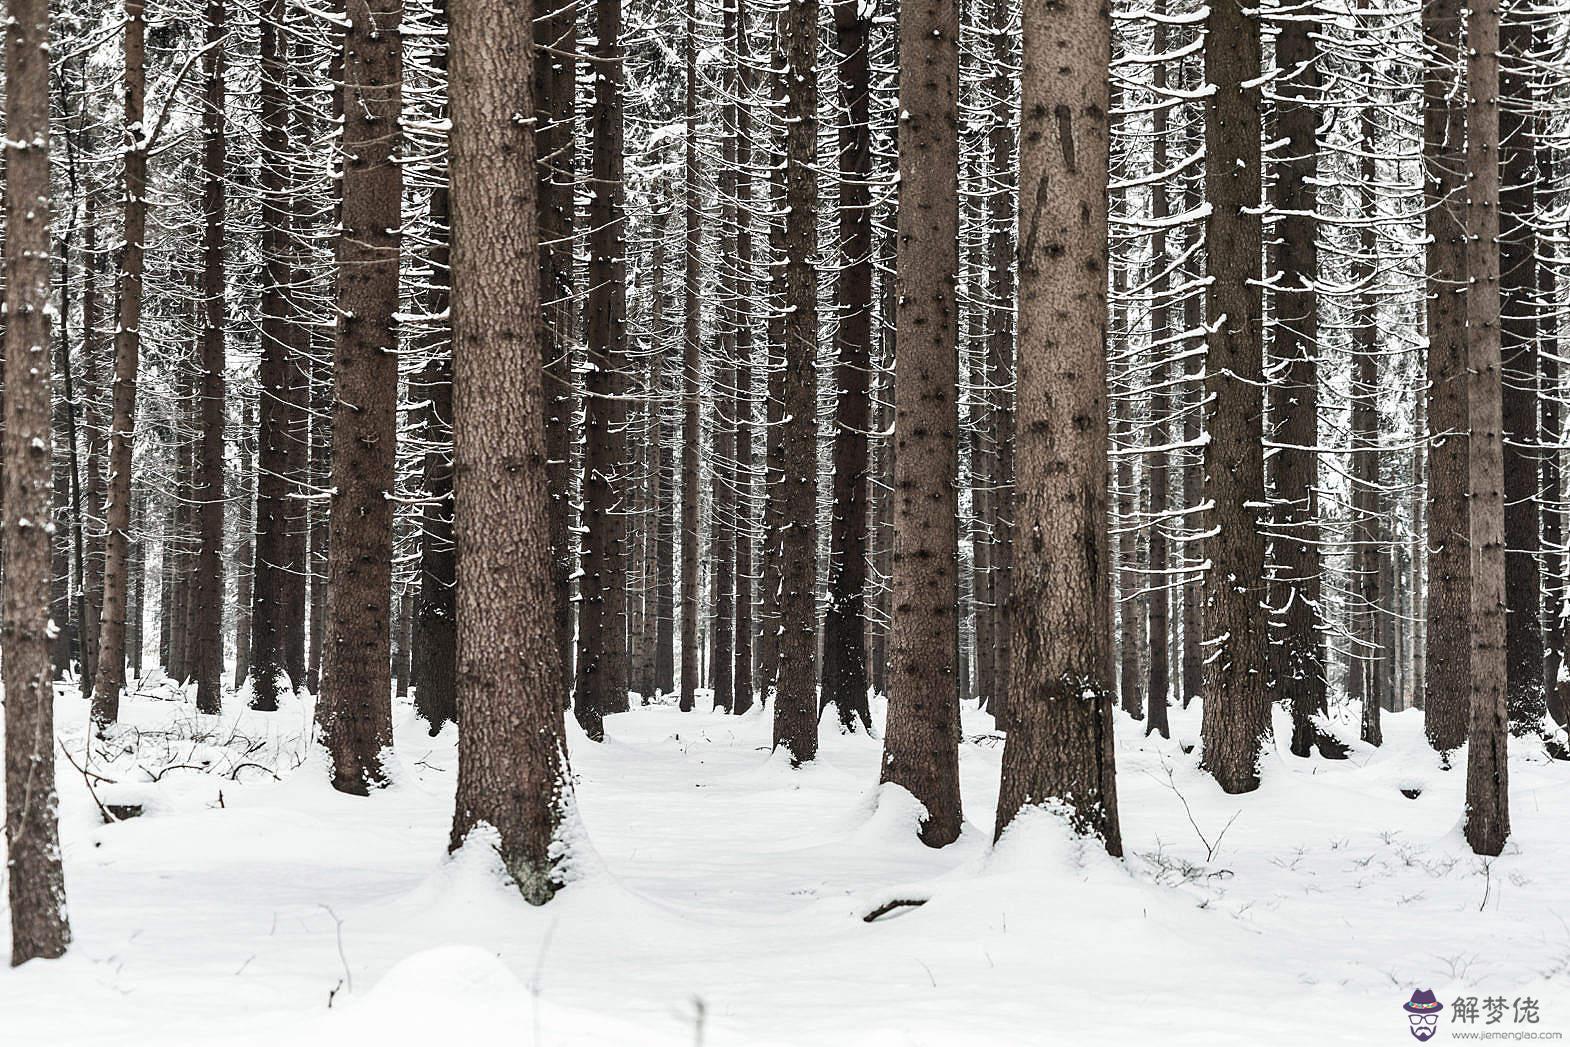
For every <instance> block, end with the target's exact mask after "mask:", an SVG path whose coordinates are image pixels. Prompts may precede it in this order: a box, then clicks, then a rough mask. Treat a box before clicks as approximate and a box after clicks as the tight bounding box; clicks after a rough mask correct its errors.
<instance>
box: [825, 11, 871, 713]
mask: <svg viewBox="0 0 1570 1047" xmlns="http://www.w3.org/2000/svg"><path fill="white" fill-rule="evenodd" d="M871 31H872V8H871V7H870V6H868V5H867V4H864V3H862V2H861V0H836V3H835V4H834V32H835V40H836V45H837V47H838V50H839V54H838V56H837V57H838V59H839V81H840V95H841V105H842V107H843V109H844V111H845V115H844V118H843V123H841V125H840V130H839V183H840V191H839V247H840V265H839V273H838V277H837V280H836V284H835V286H836V293H837V295H838V301H837V302H836V303H835V305H836V310H835V317H836V320H837V325H836V327H835V336H834V343H835V351H836V353H837V360H836V364H835V376H836V377H835V385H836V387H837V391H838V398H837V403H836V409H835V421H836V422H837V426H836V428H835V430H834V503H833V522H832V525H831V527H830V537H829V605H828V610H827V611H826V612H825V614H824V619H823V704H824V705H825V706H828V705H830V704H832V705H833V706H834V707H835V710H836V711H837V713H838V716H839V722H840V729H841V730H844V731H850V730H854V729H855V728H856V726H857V725H858V724H860V725H861V726H862V727H863V728H864V729H865V728H870V727H871V726H872V714H871V712H870V711H869V710H868V708H867V639H866V637H867V592H866V590H867V525H868V514H867V451H868V447H867V443H868V436H867V434H868V431H869V429H870V428H871V418H872V402H871V398H870V395H869V389H868V378H869V373H870V371H871V369H872V127H871V123H870V121H871V113H870V109H871V106H870V101H871V100H870V94H871V90H872V84H871V60H870V55H869V54H868V39H867V38H868V35H869V34H870V33H871Z"/></svg>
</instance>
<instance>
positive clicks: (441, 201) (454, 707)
mask: <svg viewBox="0 0 1570 1047" xmlns="http://www.w3.org/2000/svg"><path fill="white" fill-rule="evenodd" d="M547 2H548V0H547ZM442 9H443V10H445V3H444V4H443V8H442ZM448 53H449V52H448V50H447V49H446V48H443V49H442V50H441V51H440V52H439V57H436V58H435V59H434V64H436V65H437V66H438V67H439V68H442V69H445V68H446V66H447V64H448ZM450 192H451V190H450V189H449V187H448V185H447V184H446V182H445V181H444V182H442V183H440V184H438V185H437V186H436V188H435V189H433V190H432V191H431V202H430V216H431V235H432V237H433V242H432V244H431V253H430V267H431V269H430V276H429V278H428V279H429V283H428V286H427V288H426V292H425V296H426V297H425V301H426V310H425V311H426V313H427V315H429V316H433V317H440V316H444V315H447V313H448V311H449V309H450V307H451V304H452V273H451V270H450V268H449V261H450V257H451V248H450V246H449V244H450V239H449V236H450V233H449V220H448V211H449V208H450V203H449V201H450ZM451 333H452V332H451V325H450V324H444V323H442V322H441V321H439V320H438V321H436V322H435V323H433V324H432V325H431V328H430V332H429V334H428V336H427V346H426V351H427V352H428V353H429V354H430V358H429V362H428V363H427V364H426V366H425V369H424V379H425V381H424V383H423V384H424V389H423V393H424V395H423V396H422V397H421V399H422V400H424V402H425V408H424V418H423V422H424V430H425V440H426V451H425V461H424V463H423V471H424V477H423V479H424V485H425V498H426V503H425V506H424V508H423V509H422V510H421V512H420V583H419V590H418V592H417V594H416V597H415V615H416V616H417V617H418V619H419V620H418V623H417V624H416V626H415V630H414V631H415V640H414V643H415V647H416V650H415V652H414V659H415V662H416V665H415V672H416V673H417V674H418V676H419V678H420V682H419V686H418V688H417V689H416V690H415V694H414V708H415V712H416V713H418V714H419V716H420V717H421V718H422V719H423V720H425V722H426V724H427V726H428V727H429V728H430V730H431V732H432V733H433V734H434V733H436V732H437V731H440V730H441V729H442V725H443V724H445V723H452V722H456V721H457V719H458V699H457V694H456V687H457V664H456V658H457V644H458V637H457V633H456V632H455V622H456V614H457V612H456V609H455V608H454V605H453V599H454V596H453V587H454V585H455V584H456V571H457V563H456V554H455V551H454V549H453V535H452V528H453V516H452V513H453V508H452V483H453V481H452V428H451V427H452V368H453V361H452V340H451Z"/></svg>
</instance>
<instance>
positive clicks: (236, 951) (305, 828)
mask: <svg viewBox="0 0 1570 1047" xmlns="http://www.w3.org/2000/svg"><path fill="white" fill-rule="evenodd" d="M240 705H241V703H240V702H238V701H233V702H231V706H232V708H233V710H234V711H232V712H228V713H225V714H224V715H222V716H217V717H205V716H199V715H197V714H196V713H195V711H194V708H193V706H192V703H191V701H190V700H189V697H188V696H185V695H181V694H179V693H178V692H176V691H175V690H174V689H173V688H171V687H169V686H168V685H166V684H164V685H157V684H150V685H148V686H146V687H144V688H143V689H142V691H141V692H140V693H138V694H136V695H134V696H132V697H131V698H129V699H128V700H127V702H126V703H125V706H124V710H123V711H124V723H123V725H122V726H120V727H119V728H117V729H116V730H114V731H113V732H111V733H110V734H109V735H108V736H107V737H105V738H101V739H100V738H96V737H92V736H91V735H90V733H89V731H88V729H87V709H86V705H85V703H84V702H83V701H82V699H81V698H80V697H79V696H78V695H77V694H76V692H75V690H74V689H69V690H63V691H62V693H61V694H60V695H59V698H58V702H57V711H56V715H57V721H58V723H57V726H58V729H59V734H60V738H61V750H62V752H63V753H64V754H66V755H67V756H68V757H69V759H66V758H62V759H60V761H59V777H60V785H61V832H62V837H63V842H64V849H65V860H66V886H67V890H68V892H69V896H70V912H71V918H72V924H73V928H74V932H75V943H74V945H73V947H72V950H71V952H70V954H69V955H68V956H67V957H66V958H65V959H63V960H60V961H55V962H35V963H30V964H27V965H26V966H24V967H23V968H21V969H18V970H14V971H7V972H5V973H0V1043H3V1044H7V1045H11V1044H17V1045H27V1047H31V1045H34V1044H50V1045H59V1044H78V1043H81V1044H114V1045H127V1044H160V1045H167V1044H268V1045H274V1044H279V1043H287V1044H290V1045H299V1044H334V1045H341V1044H362V1043H363V1044H375V1045H377V1047H386V1045H399V1044H448V1043H453V1044H458V1043H466V1042H484V1043H491V1044H508V1045H512V1044H517V1045H520V1047H532V1045H578V1044H637V1045H642V1044H667V1043H669V1044H695V1043H697V1044H707V1045H732V1044H738V1045H739V1044H858V1045H860V1044H873V1045H880V1044H890V1045H893V1044H933V1045H938V1044H942V1045H948V1044H971V1043H976V1044H982V1043H988V1044H997V1043H1005V1044H1016V1043H1018V1044H1049V1043H1051V1044H1056V1043H1063V1044H1091V1043H1098V1042H1103V1043H1133V1042H1136V1040H1137V1039H1138V1040H1146V1041H1149V1042H1175V1043H1182V1044H1189V1043H1192V1044H1229V1043H1294V1044H1295V1043H1315V1044H1322V1043H1325V1042H1340V1043H1370V1044H1383V1043H1389V1044H1394V1043H1402V1042H1407V1035H1408V1034H1407V1032H1406V1031H1405V1030H1406V1027H1407V1023H1406V1017H1405V1014H1404V1012H1403V1011H1402V1009H1401V1005H1402V1003H1403V1002H1405V1001H1406V1000H1407V999H1408V997H1410V995H1411V993H1412V991H1413V990H1414V989H1416V988H1431V989H1433V990H1434V992H1435V993H1436V994H1437V996H1438V998H1439V999H1440V1000H1443V1001H1445V1002H1446V1003H1447V1005H1448V1004H1450V1003H1451V1001H1452V1000H1453V999H1454V998H1455V997H1457V996H1461V995H1473V996H1477V997H1479V998H1480V999H1481V998H1484V997H1492V996H1498V997H1502V998H1504V999H1506V1000H1510V1001H1513V1000H1516V999H1524V998H1532V999H1535V1000H1537V1001H1539V1005H1540V1021H1539V1023H1538V1024H1536V1025H1533V1026H1519V1027H1515V1026H1509V1025H1508V1016H1507V1021H1506V1024H1504V1025H1500V1026H1495V1028H1521V1029H1528V1028H1530V1029H1532V1030H1534V1031H1540V1032H1549V1031H1558V1032H1560V1033H1562V1034H1564V1035H1565V1036H1566V1037H1570V766H1567V765H1566V764H1563V763H1558V764H1556V763H1552V762H1550V761H1549V760H1547V759H1546V758H1545V757H1544V756H1543V755H1542V753H1541V749H1540V745H1539V744H1537V743H1530V744H1528V743H1522V744H1520V745H1518V746H1517V749H1516V752H1515V753H1514V755H1513V758H1512V762H1511V775H1512V783H1511V784H1512V809H1513V820H1514V834H1513V836H1512V838H1511V842H1510V845H1509V847H1508V849H1507V851H1506V853H1505V854H1504V855H1503V856H1501V857H1500V858H1498V859H1495V860H1493V861H1484V860H1481V859H1479V858H1477V857H1475V856H1473V855H1472V854H1471V853H1470V852H1469V851H1468V849H1467V847H1466V845H1465V843H1464V841H1463V840H1462V838H1461V833H1460V812H1461V804H1462V795H1463V787H1464V782H1463V773H1462V771H1461V770H1460V769H1456V770H1448V771H1447V770H1441V769H1440V767H1439V765H1438V761H1437V759H1436V758H1435V757H1434V756H1433V754H1432V753H1430V752H1429V751H1428V749H1427V747H1426V745H1425V744H1424V742H1423V739H1422V724H1421V714H1419V713H1416V712H1408V713H1403V714H1399V715H1394V716H1388V717H1387V719H1386V728H1385V730H1386V737H1387V743H1386V745H1385V746H1384V747H1383V748H1381V749H1378V750H1373V749H1368V748H1366V747H1357V748H1356V749H1355V750H1354V752H1353V754H1352V758H1351V759H1350V760H1347V761H1344V762H1327V761H1323V760H1320V759H1317V758H1316V759H1313V760H1296V759H1293V758H1292V757H1290V756H1285V755H1278V754H1272V755H1270V756H1269V757H1267V767H1266V769H1265V784H1264V787H1263V788H1262V789H1261V790H1260V791H1259V792H1257V793H1255V794H1252V795H1248V796H1239V797H1229V796H1226V795H1224V794H1223V793H1221V792H1220V790H1219V789H1218V788H1217V787H1216V786H1215V785H1214V784H1213V782H1212V781H1211V780H1210V779H1209V778H1208V777H1207V776H1206V775H1204V774H1203V773H1202V772H1201V771H1199V770H1198V769H1197V766H1196V759H1197V757H1196V756H1195V755H1194V754H1191V753H1185V752H1184V746H1183V744H1181V743H1180V741H1179V739H1182V738H1185V737H1192V736H1194V735H1196V734H1197V731H1198V719H1197V716H1198V709H1197V707H1196V708H1194V709H1190V710H1188V711H1186V712H1180V711H1178V710H1174V740H1173V741H1170V742H1167V741H1163V740H1161V739H1159V738H1157V739H1147V738H1145V737H1143V735H1142V727H1143V725H1142V724H1138V723H1135V722H1134V721H1131V720H1128V719H1125V718H1120V719H1119V722H1118V760H1119V767H1118V788H1119V792H1120V797H1119V799H1120V807H1121V812H1122V821H1123V832H1124V840H1125V847H1126V850H1127V852H1128V857H1127V858H1126V859H1125V860H1124V861H1121V862H1118V861H1114V860H1112V859H1109V858H1107V857H1106V856H1105V854H1104V853H1102V852H1101V850H1100V849H1099V848H1098V847H1097V846H1096V845H1095V844H1093V843H1090V844H1087V843H1084V842H1080V841H1076V840H1073V839H1071V838H1070V837H1069V836H1068V835H1067V834H1066V833H1065V832H1064V831H1063V829H1062V827H1061V826H1060V825H1059V824H1058V822H1057V820H1056V819H1055V818H1054V817H1053V816H1052V815H1050V814H1047V813H1041V814H1037V815H1034V816H1032V817H1029V818H1027V819H1024V820H1023V821H1022V822H1020V823H1018V824H1017V825H1016V827H1015V828H1014V829H1012V830H1011V831H1010V832H1009V833H1008V834H1006V835H1005V837H1004V839H1003V840H1002V841H1001V842H1000V843H999V845H998V846H997V847H996V848H994V847H992V845H991V835H992V834H991V826H992V820H993V805H994V800H995V797H996V792H997V777H998V766H999V759H1000V757H1001V751H1002V750H1001V745H1000V744H999V739H998V737H997V736H996V735H995V734H993V733H991V726H992V725H991V720H990V718H989V717H987V716H985V715H984V714H978V713H976V712H974V711H973V710H969V709H967V711H966V721H965V733H966V737H967V741H966V743H965V745H964V748H963V751H962V755H961V774H962V778H963V788H964V794H965V808H966V814H967V817H968V819H969V822H968V824H967V826H966V831H965V833H964V835H963V837H962V838H961V839H960V841H959V842H958V843H956V844H954V845H953V846H951V847H948V848H945V849H943V850H941V851H932V850H929V849H927V848H925V847H923V846H922V845H921V844H920V843H918V842H917V841H916V840H915V836H914V826H915V824H916V821H917V819H918V818H919V815H920V812H919V810H918V809H917V807H916V805H915V804H914V802H913V801H912V800H911V799H910V797H909V796H908V795H906V794H904V793H902V792H899V791H898V790H893V789H885V790H882V791H881V792H880V791H879V790H878V789H877V788H876V779H877V766H878V754H879V746H878V742H877V741H876V739H875V738H869V737H867V736H865V735H852V736H841V735H838V734H836V733H834V732H833V729H832V727H831V725H830V724H828V723H826V724H825V727H824V740H823V749H822V753H821V757H820V759H819V760H818V762H817V764H816V765H814V766H811V767H808V768H806V769H803V770H799V771H793V770H791V769H790V768H789V767H788V766H785V765H784V764H783V763H782V762H781V761H779V760H777V759H774V758H771V756H770V755H769V752H768V742H769V735H770V730H769V721H768V718H767V714H766V713H763V714H759V713H753V714H750V715H748V716H744V717H727V716H723V715H719V714H713V713H689V714H682V713H679V712H678V711H676V710H675V709H674V708H673V707H671V706H668V705H656V706H650V707H646V708H639V709H636V710H635V711H633V712H631V713H627V714H624V715H620V716H615V717H612V718H610V719H608V720H607V725H606V726H607V731H608V732H609V735H610V739H609V741H607V742H606V743H605V744H604V745H599V746H597V745H594V744H592V743H589V742H587V741H586V740H584V739H583V738H582V736H581V735H576V734H574V736H573V738H572V759H573V764H574V769H575V772H576V773H577V775H578V777H579V785H578V800H579V809H580V812H581V815H582V821H583V825H584V828H585V829H586V831H587V834H588V836H589V839H590V841H591V847H592V849H583V850H581V851H580V853H579V854H578V855H577V862H576V875H577V878H576V879H575V880H574V882H573V883H572V884H571V885H570V886H569V887H568V888H566V889H565V890H564V891H563V892H562V893H561V894H560V895H559V896H558V897H557V899H556V900H555V901H553V902H552V903H551V904H550V905H548V906H546V907H545V908H543V909H532V908H530V907H528V906H527V905H525V904H523V903H522V902H521V901H520V900H519V899H518V898H517V896H516V894H515V892H513V891H512V889H511V888H509V887H508V886H507V885H506V884H504V883H502V882H501V880H500V874H499V873H498V871H497V869H496V868H495V866H494V863H493V861H492V857H491V855H490V854H488V853H487V852H486V850H485V849H484V848H483V847H469V848H467V849H466V850H465V851H464V852H463V853H462V854H460V855H459V856H458V857H457V858H456V859H454V858H449V857H448V855H447V853H446V843H447V830H448V823H449V819H450V816H451V802H452V791H453V785H454V775H455V770H456V734H455V732H454V731H453V729H452V728H448V729H447V730H445V731H443V732H442V733H441V734H440V735H439V736H437V737H434V738H432V737H430V736H429V735H428V734H427V733H426V731H425V730H424V727H423V725H422V724H420V723H419V722H418V721H417V720H415V718H414V717H413V714H412V711H411V710H410V708H409V706H408V705H407V704H405V703H402V702H400V703H399V705H398V708H397V732H396V733H397V756H396V759H395V761H394V763H393V765H392V768H391V770H392V777H393V779H394V781H393V784H392V785H391V786H390V787H389V788H387V789H385V790H382V791H380V792H378V793H377V794H375V795H373V796H371V797H369V798H359V797H353V796H343V795H340V794H338V793H335V792H334V791H333V790H332V789H331V788H330V787H329V786H328V784H327V774H326V771H325V764H324V757H323V756H322V754H321V753H320V752H319V751H318V750H317V749H315V748H313V746H312V745H311V744H310V743H309V741H308V737H309V725H310V723H311V708H310V704H309V700H308V699H305V700H291V701H288V702H286V703H285V705H284V708H283V709H282V710H281V711H280V712H277V713H271V714H259V713H250V712H244V711H240ZM881 715H882V710H881V709H879V710H878V711H877V718H878V719H880V720H881ZM1278 727H1281V728H1283V729H1284V727H1285V725H1284V724H1278ZM1282 737H1285V734H1284V733H1283V734H1282ZM1463 765H1464V764H1463ZM1403 790H1404V791H1403ZM1408 793H1415V794H1416V796H1415V798H1409V796H1408V795H1407V794H1408ZM137 805H140V806H141V808H142V813H141V815H140V816H139V817H135V818H131V819H129V820H125V821H116V822H112V823H110V824H105V818H104V813H103V812H104V810H106V809H109V810H114V809H123V808H127V807H135V806H137ZM901 902H904V903H921V904H919V905H915V904H892V903H901ZM879 910H886V912H885V913H884V915H881V916H879V917H878V918H877V919H875V920H873V921H872V922H867V920H866V919H865V917H867V916H868V915H869V914H871V913H874V912H877V911H879ZM3 933H4V932H3V931H0V936H3ZM5 948H6V949H7V950H8V948H9V946H8V944H6V945H5ZM1453 1010H1454V1009H1453V1008H1451V1009H1450V1011H1451V1012H1453ZM1444 1017H1449V1014H1448V1013H1447V1014H1446V1015H1445V1016H1444ZM1482 1021H1483V1020H1482V1019H1481V1018H1480V1019H1479V1020H1478V1022H1477V1024H1475V1025H1473V1026H1465V1025H1460V1024H1455V1023H1449V1022H1442V1024H1441V1029H1440V1033H1439V1036H1438V1037H1436V1039H1438V1040H1441V1041H1442V1040H1444V1039H1446V1038H1450V1037H1453V1036H1455V1035H1456V1033H1457V1031H1459V1030H1462V1029H1466V1028H1473V1029H1478V1030H1481V1029H1483V1028H1484V1027H1485V1026H1484V1025H1483V1024H1482ZM474 1037H484V1038H485V1039H484V1040H483V1041H481V1040H476V1039H472V1038H474Z"/></svg>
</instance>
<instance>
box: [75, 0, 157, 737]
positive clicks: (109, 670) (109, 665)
mask: <svg viewBox="0 0 1570 1047" xmlns="http://www.w3.org/2000/svg"><path fill="white" fill-rule="evenodd" d="M124 46H125V130H124V134H125V199H124V201H123V204H122V215H121V220H122V222H123V224H124V231H125V232H124V240H123V241H122V242H121V245H120V256H119V261H120V274H119V288H118V297H119V303H120V304H119V316H118V318H117V323H116V326H115V335H114V384H113V393H112V402H113V407H112V410H111V421H110V427H109V482H108V489H107V491H106V493H105V496H104V528H105V540H104V579H103V604H102V607H101V608H100V611H99V615H100V617H99V624H98V657H97V660H96V661H97V666H96V675H95V676H94V678H93V702H92V716H93V721H94V722H95V723H98V724H100V725H102V724H109V723H114V722H115V721H116V720H117V719H119V717H120V692H121V691H123V690H125V605H126V581H127V578H128V575H129V571H128V567H129V563H128V561H129V559H130V551H131V444H132V441H133V438H134V435H135V432H136V372H137V367H138V363H139V360H140V358H141V351H142V278H143V270H144V268H145V257H146V250H145V245H144V243H143V241H144V240H145V239H146V236H147V154H148V151H149V148H150V146H151V143H152V139H153V137H154V136H155V135H154V134H153V133H150V132H149V131H148V130H147V129H146V128H145V127H144V125H143V120H144V115H145V114H144V110H145V108H146V98H147V17H146V10H145V5H144V3H143V0H125V45H124ZM166 112H167V110H166Z"/></svg>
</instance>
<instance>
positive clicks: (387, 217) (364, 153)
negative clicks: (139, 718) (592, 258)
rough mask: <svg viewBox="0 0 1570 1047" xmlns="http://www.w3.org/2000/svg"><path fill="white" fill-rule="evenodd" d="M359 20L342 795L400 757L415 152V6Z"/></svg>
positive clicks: (330, 579)
mask: <svg viewBox="0 0 1570 1047" xmlns="http://www.w3.org/2000/svg"><path fill="white" fill-rule="evenodd" d="M348 11H349V15H348V17H349V26H348V29H347V30H346V31H345V33H344V40H343V56H344V77H345V82H344V107H343V112H344V117H343V151H344V167H343V176H342V182H341V184H342V187H343V210H342V222H341V225H342V232H341V234H340V237H339V241H338V286H337V295H336V305H337V312H338V317H339V320H338V328H337V338H336V341H335V343H334V346H333V365H334V367H333V369H334V377H335V380H336V383H337V384H336V386H335V388H334V395H333V469H332V492H333V494H332V502H331V508H330V514H331V515H330V525H329V526H330V533H329V535H328V549H327V622H326V644H325V652H324V658H323V660H322V694H321V697H320V699H319V700H318V702H317V718H318V720H319V721H320V723H321V727H322V734H323V738H324V740H325V742H326V744H327V748H328V751H329V752H331V754H332V758H333V787H334V788H336V789H338V790H339V791H341V792H349V793H360V794H363V793H365V792H367V791H368V790H369V789H370V788H371V787H372V786H373V785H377V784H379V783H380V782H381V781H382V779H383V775H382V765H381V752H382V750H383V749H384V748H387V747H389V746H391V745H392V705H391V686H392V682H391V680H390V678H389V675H390V674H389V670H390V651H389V646H390V642H391V638H390V636H389V633H388V622H389V620H390V619H389V610H390V608H389V604H390V602H391V595H392V553H393V540H392V539H393V534H392V498H391V496H392V492H393V473H394V466H395V463H396V458H397V439H398V421H397V406H398V357H397V352H396V350H397V346H398V334H397V328H396V320H395V317H396V314H397V312H398V256H399V250H400V240H401V233H400V228H401V223H402V219H401V217H400V214H399V204H400V197H401V194H402V186H403V176H402V172H401V169H400V168H399V166H398V164H397V163H396V162H395V160H396V158H397V155H398V147H399V145H400V144H401V141H402V136H401V133H400V131H399V129H398V120H399V113H400V108H401V101H402V98H401V95H402V87H401V84H402V52H401V46H402V35H401V29H400V22H401V20H402V18H403V5H402V2H401V0H374V2H373V3H370V4H367V5H364V6H358V5H350V7H349V9H348ZM526 111H527V110H526ZM531 185H532V182H531ZM531 202H532V197H531Z"/></svg>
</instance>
